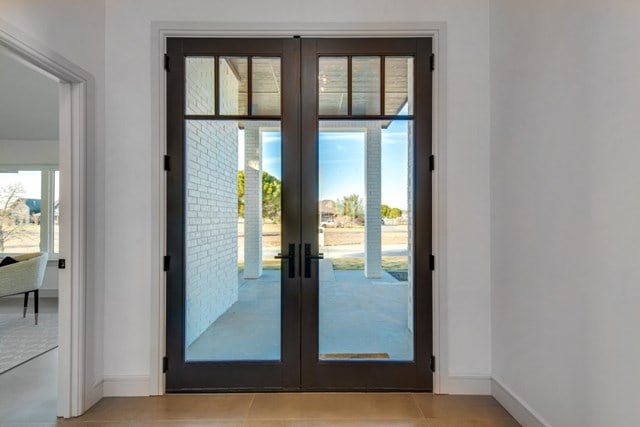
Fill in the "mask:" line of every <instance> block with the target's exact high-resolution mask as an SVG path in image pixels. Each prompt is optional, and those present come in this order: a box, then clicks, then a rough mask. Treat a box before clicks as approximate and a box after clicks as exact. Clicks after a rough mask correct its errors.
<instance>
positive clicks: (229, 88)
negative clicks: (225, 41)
mask: <svg viewBox="0 0 640 427" xmlns="http://www.w3.org/2000/svg"><path fill="white" fill-rule="evenodd" d="M247 64H248V60H247V57H231V56H229V57H221V58H220V60H219V73H220V76H219V83H218V90H219V91H220V114H221V115H223V116H225V115H227V116H235V115H246V114H247V87H248V85H247V73H248V71H247V70H248V65H247Z"/></svg>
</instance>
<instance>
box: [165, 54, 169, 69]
mask: <svg viewBox="0 0 640 427" xmlns="http://www.w3.org/2000/svg"><path fill="white" fill-rule="evenodd" d="M164 70H165V71H169V55H167V54H166V53H165V54H164Z"/></svg>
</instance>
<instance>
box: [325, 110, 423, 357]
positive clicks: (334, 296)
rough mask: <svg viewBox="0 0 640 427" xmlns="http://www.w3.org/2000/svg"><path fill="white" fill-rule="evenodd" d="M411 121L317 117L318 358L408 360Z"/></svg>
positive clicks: (410, 344)
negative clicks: (319, 256) (323, 118)
mask: <svg viewBox="0 0 640 427" xmlns="http://www.w3.org/2000/svg"><path fill="white" fill-rule="evenodd" d="M412 126H413V125H412V123H411V122H408V121H402V120H395V121H391V122H388V121H379V120H378V121H376V120H370V121H369V120H368V121H320V133H319V148H318V155H319V160H318V161H319V166H318V167H319V198H320V200H319V201H318V218H319V224H320V228H319V245H320V248H319V251H320V252H323V253H324V259H322V260H319V276H320V277H319V317H320V318H319V349H320V350H319V353H320V354H319V355H318V357H319V359H320V360H345V359H348V360H351V361H359V360H360V361H363V360H366V361H370V360H413V311H412V307H413V280H412V270H413V269H412V259H411V252H412V243H411V242H412V240H411V239H412V238H411V236H412V232H411V230H412V226H411V223H412V213H411V209H412V203H411V200H412V197H413V196H412V194H413V188H412V181H411V179H410V178H409V177H410V176H411V174H412V170H411V165H412V161H413V159H412V156H413V155H412V151H411V150H412V148H411V147H412V139H413V135H412V130H411V129H412Z"/></svg>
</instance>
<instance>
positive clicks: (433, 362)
mask: <svg viewBox="0 0 640 427" xmlns="http://www.w3.org/2000/svg"><path fill="white" fill-rule="evenodd" d="M429 366H430V367H431V372H435V371H436V357H435V356H434V355H433V354H432V355H431V358H430V359H429Z"/></svg>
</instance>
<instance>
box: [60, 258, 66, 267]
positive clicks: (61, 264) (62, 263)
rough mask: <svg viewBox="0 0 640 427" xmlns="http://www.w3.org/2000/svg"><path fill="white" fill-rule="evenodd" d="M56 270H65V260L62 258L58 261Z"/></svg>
mask: <svg viewBox="0 0 640 427" xmlns="http://www.w3.org/2000/svg"><path fill="white" fill-rule="evenodd" d="M58 268H59V269H60V270H64V269H65V268H67V260H66V259H64V258H60V259H59V260H58Z"/></svg>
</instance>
